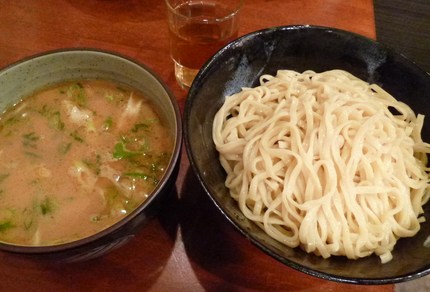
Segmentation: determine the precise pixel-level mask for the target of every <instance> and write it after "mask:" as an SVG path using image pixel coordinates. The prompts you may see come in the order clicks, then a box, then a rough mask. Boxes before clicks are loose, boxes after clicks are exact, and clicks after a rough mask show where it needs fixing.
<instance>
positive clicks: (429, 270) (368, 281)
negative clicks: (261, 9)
mask: <svg viewBox="0 0 430 292" xmlns="http://www.w3.org/2000/svg"><path fill="white" fill-rule="evenodd" d="M283 30H314V31H321V32H322V33H327V32H335V33H337V34H339V35H342V36H345V37H346V36H354V37H355V38H357V39H360V40H362V41H366V42H368V43H369V44H372V45H374V46H377V47H379V48H380V49H383V50H384V51H386V52H387V53H389V54H390V55H395V56H396V57H398V58H400V59H402V60H403V61H405V62H406V63H409V64H411V65H412V66H414V67H415V68H416V69H418V70H420V71H422V73H423V74H425V75H427V77H429V80H430V73H428V72H426V71H424V70H423V69H422V68H420V67H419V66H418V65H416V64H415V63H414V62H413V61H412V60H410V59H408V58H407V57H406V56H404V55H402V54H399V53H397V52H396V51H395V50H394V49H393V48H391V47H389V46H387V45H384V44H382V43H380V42H378V41H377V40H373V39H371V38H369V37H366V36H364V35H361V34H358V33H354V32H351V31H347V30H343V29H339V28H334V27H328V26H318V25H309V24H296V25H285V26H274V27H270V28H264V29H261V30H257V31H253V32H250V33H248V34H245V35H243V36H241V37H239V38H238V39H236V40H233V41H232V42H230V43H229V44H227V45H226V46H224V47H223V48H222V49H220V50H219V51H218V52H217V53H215V54H214V55H213V56H212V57H211V58H210V59H209V60H208V61H207V62H206V63H205V64H204V65H203V66H202V68H201V69H200V71H199V72H198V74H197V76H196V77H195V79H194V81H193V83H192V85H191V87H190V90H189V92H188V96H187V99H186V103H185V107H184V116H183V119H184V122H183V125H184V142H185V148H186V152H187V155H188V159H189V161H190V165H191V168H192V169H193V171H194V173H195V174H196V177H197V179H198V181H199V182H200V184H201V186H202V187H203V189H204V191H205V193H206V194H207V195H208V197H209V198H210V200H211V201H212V202H213V203H214V204H215V206H216V207H217V209H218V210H219V211H220V212H221V214H222V215H223V216H224V217H225V218H226V219H227V220H228V221H229V222H230V223H231V224H232V225H233V226H234V228H235V229H236V230H238V231H239V232H240V233H241V234H242V235H243V236H244V237H245V238H247V239H248V240H249V241H251V243H252V244H254V245H255V246H257V247H258V248H259V249H260V250H262V251H263V252H264V253H266V254H267V255H269V256H271V257H273V258H275V259H276V260H277V261H279V262H281V263H283V264H285V265H286V266H288V267H291V268H293V269H296V270H298V271H301V272H303V273H305V274H308V275H311V276H314V277H318V278H321V279H324V280H329V281H335V282H340V283H347V284H360V285H385V284H394V283H400V282H405V281H409V280H413V279H417V278H420V277H422V276H425V275H428V274H430V263H429V264H428V265H427V266H426V267H424V268H422V269H420V270H417V271H416V272H411V273H407V274H404V275H401V276H395V277H385V278H377V277H375V278H354V277H345V276H338V275H334V274H330V273H325V272H323V271H318V270H315V269H312V268H308V267H305V266H303V265H301V264H298V263H296V262H294V261H292V260H289V259H287V258H285V257H282V256H281V255H278V254H276V253H274V252H273V251H271V250H270V249H268V248H267V247H265V246H264V245H263V244H262V243H260V242H259V241H258V239H256V238H254V237H252V236H251V235H250V234H249V233H248V232H246V231H245V230H243V229H242V228H241V227H240V226H239V225H238V224H237V223H236V222H235V220H234V218H232V217H230V216H229V215H228V214H227V213H226V212H225V211H224V210H223V207H222V206H221V205H220V204H218V202H217V201H216V200H215V199H214V197H213V196H212V195H211V193H210V191H209V187H208V185H207V184H206V182H205V180H204V178H203V174H202V173H201V171H200V169H199V168H198V167H197V162H196V159H195V157H194V154H193V151H192V149H191V140H190V139H191V137H190V135H189V129H188V127H189V122H190V115H191V108H192V106H193V100H194V97H195V95H196V92H197V91H198V89H197V88H196V86H197V84H198V83H199V81H200V80H203V79H204V78H205V75H206V72H207V71H208V70H209V68H210V67H211V66H212V64H213V63H215V62H216V60H217V58H218V57H219V56H222V55H223V54H224V53H225V52H226V51H227V50H229V49H230V48H231V47H234V46H235V45H236V44H237V43H240V42H241V41H243V40H246V39H249V38H253V37H255V36H258V35H261V34H270V33H274V32H277V31H283Z"/></svg>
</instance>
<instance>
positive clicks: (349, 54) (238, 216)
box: [184, 26, 430, 284]
mask: <svg viewBox="0 0 430 292" xmlns="http://www.w3.org/2000/svg"><path fill="white" fill-rule="evenodd" d="M278 69H292V70H296V71H299V72H302V71H304V70H309V69H310V70H314V71H317V72H321V71H326V70H330V69H343V70H346V71H349V72H351V73H352V74H354V75H356V76H357V77H359V78H361V79H364V80H367V81H368V82H371V83H377V84H379V85H381V86H382V87H383V88H384V89H385V90H387V91H388V92H390V93H391V94H392V95H393V96H395V97H396V98H397V99H399V100H402V101H404V102H406V103H407V104H409V105H410V106H411V107H412V108H413V109H414V110H415V112H417V113H423V114H427V115H428V116H429V118H427V120H426V122H425V126H424V130H423V138H424V140H426V141H430V139H429V138H430V101H429V99H430V76H429V75H428V74H427V73H425V72H424V71H423V70H421V69H420V68H418V67H417V66H415V64H413V63H412V62H410V61H409V60H407V59H406V58H404V57H403V56H401V55H399V54H397V53H395V52H393V51H392V50H391V49H389V48H387V47H385V46H383V45H381V44H379V43H377V42H375V41H373V40H370V39H368V38H365V37H363V36H360V35H356V34H353V33H349V32H345V31H341V30H337V29H332V28H325V27H315V26H289V27H274V28H270V29H266V30H262V31H258V32H254V33H251V34H249V35H246V36H243V37H241V38H239V39H237V40H235V41H233V42H232V43H230V44H228V45H227V46H226V47H224V48H223V49H221V50H220V51H219V52H218V53H217V54H215V55H214V57H213V58H211V59H210V60H209V61H208V62H207V63H206V64H205V66H204V67H203V68H202V69H201V70H200V72H199V74H198V76H197V77H196V79H195V80H194V83H193V84H192V87H191V88H190V91H189V94H188V99H187V102H186V105H185V112H184V135H185V143H186V147H187V151H188V156H189V158H190V163H191V165H192V168H193V169H194V171H195V172H196V174H197V176H198V179H199V181H200V182H201V184H202V185H203V187H204V189H205V191H206V192H207V194H208V195H209V197H210V198H211V199H212V200H213V201H214V203H215V204H216V205H217V207H218V208H219V209H220V211H221V212H222V213H223V214H224V215H225V216H226V217H227V218H228V220H229V221H230V222H231V223H232V224H233V225H234V226H235V227H236V228H237V229H238V230H239V231H240V232H241V233H242V234H243V235H244V236H246V237H247V238H249V239H250V240H251V241H252V242H253V243H254V244H256V245H257V246H258V247H260V248H261V249H262V250H263V251H264V252H266V253H268V254H269V255H271V256H272V257H274V258H276V259H277V260H279V261H280V262H282V263H284V264H286V265H287V266H290V267H293V268H295V269H298V270H300V271H302V272H305V273H308V274H311V275H314V276H318V277H321V278H324V279H329V280H334V281H340V282H347V283H359V284H385V283H395V282H401V281H405V280H410V279H414V278H417V277H420V276H423V275H425V274H428V273H429V272H430V248H426V247H424V246H423V242H424V240H425V239H426V238H427V236H429V235H430V222H426V223H423V224H422V229H421V231H420V232H419V233H418V234H417V235H416V236H415V237H413V238H407V239H401V240H399V241H398V243H397V245H396V246H395V249H394V252H393V255H394V259H393V260H392V261H390V262H389V263H387V264H384V265H382V264H381V263H380V260H379V258H378V257H377V256H371V257H367V258H363V259H360V260H347V259H346V258H344V257H331V258H329V259H323V258H321V257H318V256H315V255H313V254H307V253H305V252H303V251H301V250H300V249H298V248H297V249H292V248H288V247H286V246H283V245H282V244H280V243H278V242H276V241H275V240H273V239H271V238H270V237H269V236H267V235H266V234H265V233H264V232H263V231H262V230H261V229H260V228H259V227H257V226H256V225H255V224H253V223H252V222H250V221H249V220H248V219H247V218H245V217H244V216H243V214H242V213H241V212H240V210H239V209H238V207H237V204H236V202H235V201H234V200H233V199H231V198H230V196H229V193H228V190H227V188H226V187H225V185H224V181H225V173H224V171H223V169H222V167H221V166H220V164H219V160H218V154H217V151H216V149H215V145H214V144H213V142H212V122H213V118H214V115H215V113H216V112H217V111H218V109H219V108H220V106H221V105H222V103H223V102H224V96H226V95H230V94H233V93H236V92H238V91H240V89H241V88H242V87H250V86H256V85H258V78H259V76H260V75H262V74H272V75H274V74H276V71H277V70H278ZM428 205H429V204H427V206H426V207H425V215H426V217H427V218H430V208H429V206H428Z"/></svg>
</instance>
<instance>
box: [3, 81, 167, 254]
mask: <svg viewBox="0 0 430 292" xmlns="http://www.w3.org/2000/svg"><path fill="white" fill-rule="evenodd" d="M172 147H173V142H172V138H171V135H170V132H169V129H167V127H166V126H165V125H164V124H163V122H162V121H161V120H160V117H159V116H158V115H157V112H156V110H155V108H154V107H153V105H152V104H151V103H150V102H149V101H148V100H146V99H145V97H144V96H142V94H141V93H139V92H137V91H136V90H133V89H130V88H128V87H125V86H122V85H119V84H114V83H110V82H107V81H100V80H83V81H79V82H69V83H64V84H61V85H57V86H55V87H51V88H48V89H46V90H43V91H40V92H38V93H36V94H35V95H33V96H30V97H28V98H25V99H23V101H21V102H20V103H18V104H17V105H15V106H14V107H12V108H10V109H9V110H7V111H6V112H5V113H4V114H3V115H2V116H1V118H0V240H1V241H4V242H9V243H14V244H19V245H44V246H45V245H55V244H60V243H65V242H69V241H73V240H76V239H79V238H83V237H86V236H89V235H92V234H94V233H96V232H98V231H100V230H102V229H105V228H107V227H109V226H111V225H112V224H114V223H115V222H117V221H119V220H120V219H121V218H122V217H124V216H125V215H126V214H128V213H129V212H131V211H132V210H134V209H135V208H136V207H137V206H138V205H139V204H140V203H142V202H143V201H144V200H145V199H146V198H147V196H148V195H149V194H150V192H151V191H152V190H153V189H154V187H155V185H156V184H157V182H158V180H159V179H160V177H161V176H162V175H163V173H164V170H165V167H166V166H167V164H168V162H169V159H170V156H171V151H172Z"/></svg>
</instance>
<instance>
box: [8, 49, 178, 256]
mask: <svg viewBox="0 0 430 292" xmlns="http://www.w3.org/2000/svg"><path fill="white" fill-rule="evenodd" d="M79 52H82V53H94V54H102V55H105V56H110V57H115V58H118V59H122V60H123V61H126V62H129V63H132V64H133V65H135V66H138V67H140V68H141V69H143V70H144V71H146V72H147V73H148V74H149V75H150V76H151V77H153V78H154V79H155V80H156V81H157V82H158V83H159V85H160V86H161V87H162V88H163V90H164V91H165V92H166V94H167V95H168V98H169V100H170V104H171V106H172V107H173V110H174V112H175V122H176V131H175V138H176V139H175V141H174V142H175V143H174V148H173V150H172V156H171V158H170V163H169V165H168V167H167V169H166V171H165V173H164V175H163V177H162V178H161V179H160V182H159V183H158V184H157V186H156V187H155V189H154V190H153V191H152V192H151V194H150V195H149V197H148V198H147V199H146V200H145V201H143V202H142V203H141V204H140V205H139V207H137V208H136V209H134V210H133V211H132V212H131V213H129V214H128V215H127V216H125V217H124V218H122V219H121V220H120V221H118V222H116V223H115V224H113V225H111V226H109V227H107V228H106V229H103V230H101V231H100V232H98V233H95V234H93V235H90V236H88V237H84V238H81V239H78V240H75V241H71V242H66V243H61V244H57V245H47V246H31V245H15V244H11V243H7V242H0V250H5V251H9V252H13V253H18V254H19V253H21V254H46V253H58V252H63V251H68V250H72V249H76V248H80V247H82V246H85V245H88V244H91V243H94V242H96V241H98V240H100V239H102V238H104V237H106V236H107V235H109V234H111V233H112V232H115V231H116V230H118V229H120V228H122V227H123V226H125V225H126V224H127V223H128V222H130V221H132V220H133V219H134V218H135V217H137V216H138V215H139V214H140V213H141V212H142V211H143V210H145V209H146V208H148V207H149V206H151V203H152V201H154V200H155V198H156V197H157V196H159V195H160V193H161V192H162V191H163V189H164V187H165V186H166V184H167V182H168V180H169V178H170V177H171V176H172V175H174V172H175V167H176V165H177V164H178V163H179V161H180V157H181V149H182V141H183V125H182V115H181V112H180V109H179V105H178V101H177V100H176V97H175V96H174V94H173V92H172V91H171V90H170V88H169V87H168V86H167V85H166V83H165V82H164V81H163V80H162V79H161V78H160V77H159V76H158V75H157V74H156V73H155V71H153V70H152V69H151V68H150V67H148V66H147V65H145V64H143V63H141V62H139V61H137V60H135V59H134V58H131V57H128V56H126V55H124V54H120V53H118V52H115V51H110V50H104V49H97V48H90V47H73V48H62V49H54V50H48V51H43V52H41V53H37V54H32V55H30V56H27V57H24V58H22V59H20V60H18V61H16V62H13V63H11V64H9V65H6V66H5V67H3V68H0V74H1V73H4V72H6V71H7V70H9V69H11V68H13V67H15V66H18V65H21V64H23V63H26V62H29V61H32V60H35V59H38V58H43V57H47V56H51V55H59V54H64V53H79Z"/></svg>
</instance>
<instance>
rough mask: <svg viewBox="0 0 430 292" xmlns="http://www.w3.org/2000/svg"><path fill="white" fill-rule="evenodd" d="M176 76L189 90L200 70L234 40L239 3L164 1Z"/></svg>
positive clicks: (237, 26)
mask: <svg viewBox="0 0 430 292" xmlns="http://www.w3.org/2000/svg"><path fill="white" fill-rule="evenodd" d="M166 3H167V8H168V21H169V34H170V36H169V37H170V53H171V57H172V59H173V61H174V65H175V76H176V79H177V81H178V83H179V84H180V85H181V86H182V87H183V88H189V87H190V86H191V83H192V81H193V79H194V77H195V76H196V74H197V73H198V71H199V69H200V67H201V66H202V65H203V64H204V63H205V62H206V61H207V60H208V59H209V58H210V57H211V56H212V55H213V54H215V53H216V52H217V51H218V50H219V49H221V48H222V47H223V46H225V45H226V44H227V43H229V42H230V41H232V40H233V39H235V38H237V36H238V30H239V19H238V17H239V15H238V14H239V9H240V7H241V4H242V0H225V1H221V0H219V1H218V0H213V1H189V0H188V1H186V0H183V1H179V0H166Z"/></svg>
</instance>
